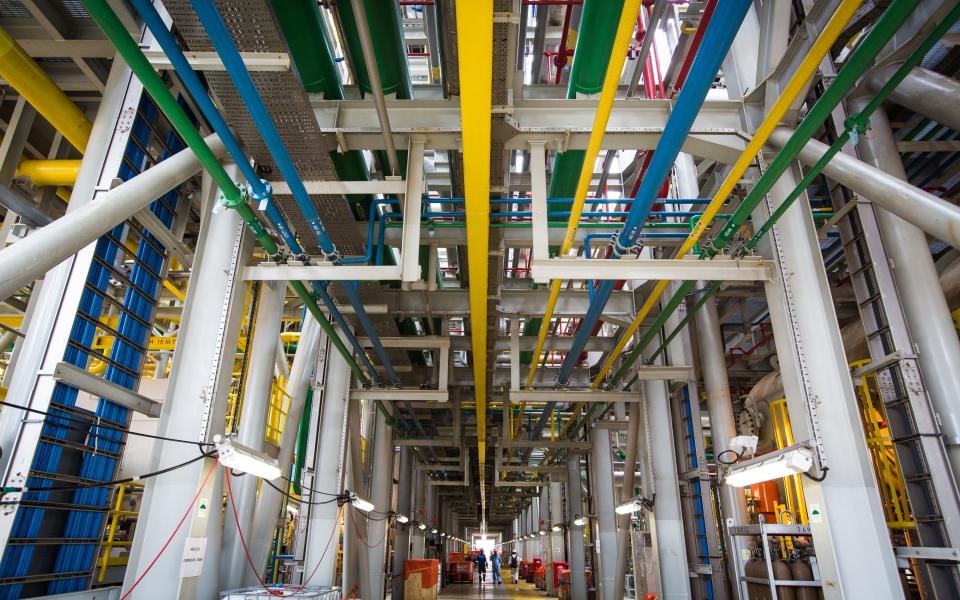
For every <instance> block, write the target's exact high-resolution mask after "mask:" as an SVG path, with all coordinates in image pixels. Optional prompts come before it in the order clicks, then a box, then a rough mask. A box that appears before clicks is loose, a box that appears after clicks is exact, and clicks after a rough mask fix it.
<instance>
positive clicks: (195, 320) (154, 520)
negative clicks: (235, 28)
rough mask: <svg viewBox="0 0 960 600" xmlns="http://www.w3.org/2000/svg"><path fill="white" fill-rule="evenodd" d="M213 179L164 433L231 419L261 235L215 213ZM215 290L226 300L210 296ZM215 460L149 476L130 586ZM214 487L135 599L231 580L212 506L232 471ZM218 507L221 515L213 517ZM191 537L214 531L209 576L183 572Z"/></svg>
mask: <svg viewBox="0 0 960 600" xmlns="http://www.w3.org/2000/svg"><path fill="white" fill-rule="evenodd" d="M228 172H232V174H234V175H236V170H235V167H234V168H232V169H231V168H230V167H228ZM204 187H205V188H209V189H210V192H212V193H209V194H205V199H206V202H205V203H204V205H203V213H202V214H203V217H202V222H201V226H200V236H199V238H198V241H197V255H196V260H194V263H193V269H192V272H191V276H190V285H189V288H188V289H187V300H186V302H185V304H184V308H183V316H182V318H181V321H180V333H179V336H178V340H177V342H178V343H177V347H176V349H175V350H174V353H173V363H172V365H171V368H170V379H169V382H168V383H167V391H166V396H165V401H164V403H163V408H162V409H161V412H160V423H159V426H158V428H157V435H161V436H167V437H173V438H181V439H195V440H197V441H210V439H211V438H212V437H213V435H214V434H216V433H220V431H221V428H222V426H223V425H222V423H223V422H224V420H225V415H226V408H227V396H228V393H229V388H230V380H231V378H232V375H233V361H234V349H235V348H236V344H237V339H238V337H239V335H240V321H241V318H242V317H243V301H244V295H245V294H244V288H243V282H242V281H241V279H240V276H241V272H242V268H241V267H242V265H243V264H244V263H245V262H246V261H247V260H248V259H249V256H250V253H251V251H252V238H251V237H250V236H248V235H245V230H244V226H243V223H242V221H241V220H240V217H239V216H238V214H237V213H236V212H235V211H220V212H218V213H213V212H212V208H213V205H214V203H215V201H216V191H217V190H216V189H215V188H213V185H212V181H211V179H210V178H209V177H206V176H205V177H204ZM211 298H217V299H218V301H217V302H210V299H211ZM220 300H222V302H221V301H220ZM198 433H199V435H198ZM196 452H197V450H196V448H192V447H190V446H189V445H185V444H179V443H174V442H161V441H158V442H156V445H155V447H154V451H153V456H152V458H151V461H150V466H151V470H153V469H159V468H162V467H165V466H167V465H171V464H176V463H178V462H183V461H185V460H188V459H190V458H192V457H193V456H196ZM208 468H209V465H207V464H205V461H204V462H199V463H194V464H192V465H189V466H187V467H184V468H182V469H179V470H177V471H173V472H171V473H168V474H166V475H164V476H162V477H159V478H155V479H150V480H148V481H147V482H146V487H145V489H144V494H143V501H142V503H141V506H140V517H139V518H140V519H141V523H149V524H150V526H149V527H139V528H137V532H136V535H135V536H134V540H133V547H132V548H131V551H130V558H129V562H128V564H127V572H126V577H125V581H124V589H129V588H130V586H131V585H133V582H134V581H135V580H136V579H137V578H138V577H139V576H140V575H141V574H142V573H143V572H144V571H145V570H146V569H147V567H148V565H149V564H150V561H151V560H152V559H153V557H154V556H156V554H157V553H158V552H159V550H160V548H161V547H162V546H163V544H164V542H165V541H166V538H167V536H168V535H169V533H170V531H172V530H173V529H174V527H175V526H176V523H177V519H178V517H179V515H180V510H181V509H179V508H177V507H180V506H183V505H184V504H185V503H186V502H187V501H188V500H189V498H190V497H192V496H193V494H194V493H196V489H197V486H198V484H199V483H200V481H201V480H202V479H203V477H204V474H205V472H206V470H207V469H208ZM208 488H209V489H208V491H205V492H204V494H203V495H202V498H203V501H200V502H198V506H199V505H205V506H206V507H207V508H206V509H205V510H199V509H195V511H194V515H193V518H192V519H191V521H190V527H189V528H188V527H183V528H181V529H180V530H179V532H178V533H177V535H176V536H175V537H174V539H173V541H172V542H171V546H170V548H171V551H168V552H165V553H163V554H162V555H161V557H160V560H158V561H157V563H156V564H154V565H153V568H152V569H151V571H150V575H149V576H148V577H147V578H146V579H144V580H143V582H142V583H141V584H140V585H139V586H138V587H137V588H136V590H135V591H134V593H133V595H132V596H131V598H136V599H153V598H156V599H157V600H160V599H161V598H171V597H178V598H193V597H198V598H200V597H211V596H215V595H216V594H217V593H219V591H220V590H222V589H224V588H223V587H221V585H220V580H219V567H218V564H219V555H220V547H221V532H222V528H221V526H220V518H219V509H217V510H216V511H213V510H212V509H213V507H214V506H216V507H219V504H220V502H219V498H221V497H222V494H223V479H222V471H220V470H219V469H218V473H217V474H216V475H215V477H213V478H212V479H211V480H210V482H209V483H208ZM211 514H213V515H215V516H214V518H210V515H211ZM231 529H232V527H231ZM188 538H204V539H205V543H206V552H205V557H204V563H203V568H202V572H201V575H200V577H187V578H184V579H180V568H181V558H182V548H183V547H184V544H185V543H186V542H187V539H188ZM173 549H176V551H173ZM174 589H177V591H176V592H174V591H173V590H174Z"/></svg>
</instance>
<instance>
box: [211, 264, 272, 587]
mask: <svg viewBox="0 0 960 600" xmlns="http://www.w3.org/2000/svg"><path fill="white" fill-rule="evenodd" d="M286 290H287V284H286V282H278V283H273V282H271V283H263V284H262V285H261V287H260V298H259V301H258V304H257V315H256V322H255V324H254V333H253V341H252V342H250V343H249V349H248V352H249V358H248V363H247V364H248V367H247V377H246V382H245V384H244V389H243V405H242V408H241V411H240V426H239V429H238V430H237V441H238V442H239V443H241V444H243V445H244V446H247V447H249V448H252V449H253V450H258V451H259V450H262V449H263V447H264V439H263V436H264V432H265V430H266V426H267V411H268V410H269V398H270V389H271V387H272V386H273V370H274V362H275V356H276V355H277V344H278V343H279V341H280V338H279V335H278V334H279V333H280V325H281V319H282V318H283V303H284V295H285V293H286ZM258 485H259V479H258V478H257V477H252V476H246V477H235V478H234V479H233V502H232V503H231V502H227V509H226V515H225V516H224V526H223V556H222V557H221V560H220V581H221V584H222V585H223V586H224V589H232V588H238V587H240V586H241V585H242V584H243V582H244V581H246V579H247V577H248V573H249V571H250V567H249V566H248V565H247V563H246V556H245V553H244V549H243V544H242V543H241V541H240V532H238V531H237V523H236V522H237V521H239V527H240V528H241V530H242V532H243V535H244V536H246V537H247V538H249V539H253V538H252V537H251V535H252V533H253V524H254V523H253V514H254V503H255V502H256V498H257V487H258ZM234 505H235V506H236V516H234V511H233V506H234ZM271 538H272V536H271ZM265 545H269V543H267V544H265ZM263 567H264V565H259V564H256V563H255V564H254V565H253V568H255V569H257V570H258V571H260V572H261V573H262V569H263Z"/></svg>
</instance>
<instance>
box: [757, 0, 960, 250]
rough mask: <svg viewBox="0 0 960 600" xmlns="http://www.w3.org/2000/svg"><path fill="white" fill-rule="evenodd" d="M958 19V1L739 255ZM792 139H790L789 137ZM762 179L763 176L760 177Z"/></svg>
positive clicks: (847, 124)
mask: <svg viewBox="0 0 960 600" xmlns="http://www.w3.org/2000/svg"><path fill="white" fill-rule="evenodd" d="M957 19H960V4H958V5H957V6H955V7H954V8H953V10H951V11H950V12H949V13H948V14H947V16H946V18H944V19H943V20H942V21H940V22H939V23H937V26H936V27H934V29H933V30H932V31H931V32H930V33H929V34H927V36H926V37H925V38H924V39H923V42H921V43H920V45H919V46H917V48H916V49H915V50H914V51H913V52H911V53H910V56H909V57H907V60H906V61H904V63H903V64H902V65H900V67H899V68H898V69H897V70H896V71H895V72H894V74H893V77H891V78H890V79H889V80H888V81H887V82H886V83H885V84H883V87H881V88H880V89H879V90H877V93H876V95H875V96H874V97H873V98H871V99H870V101H869V102H868V103H867V104H866V106H864V107H863V110H861V111H860V112H859V113H854V114H852V115H850V116H849V117H848V118H847V120H846V122H845V123H844V131H843V133H842V134H841V135H840V137H838V138H837V139H836V140H835V141H834V142H833V144H831V145H830V147H829V148H827V151H826V152H825V153H824V154H823V156H822V157H820V160H818V161H817V162H816V163H815V164H814V165H813V167H812V168H811V169H810V170H809V171H807V173H806V175H804V176H803V179H801V180H800V183H799V184H797V186H796V187H795V188H794V189H793V191H791V192H790V195H789V196H787V197H786V198H785V199H784V201H783V202H781V203H780V206H778V207H777V209H776V210H775V211H774V212H773V214H772V215H770V218H768V219H767V221H766V222H765V223H764V224H763V225H761V226H760V228H759V229H758V230H757V231H756V233H754V235H753V237H752V238H750V241H748V242H747V244H746V246H745V248H744V249H743V250H742V251H741V254H743V253H745V252H746V251H748V250H752V249H753V248H755V247H756V246H757V244H759V243H760V240H761V239H762V238H763V236H764V235H766V234H767V232H769V231H770V230H771V229H773V226H774V225H775V224H776V223H777V221H779V220H780V218H781V217H782V216H783V215H784V214H785V213H786V212H787V210H788V209H789V208H790V207H791V206H792V205H793V203H794V202H795V201H796V199H797V198H799V197H800V196H801V195H802V194H803V191H804V190H806V189H807V188H808V187H810V185H811V184H812V183H813V181H814V179H816V178H817V177H818V176H819V175H820V173H821V172H822V171H823V169H824V168H826V166H827V164H829V163H830V161H831V160H832V159H833V157H834V156H836V155H837V154H838V153H839V152H840V151H841V150H843V147H844V146H845V145H846V143H847V142H848V141H850V140H851V139H852V138H853V136H854V133H853V132H857V133H856V135H858V136H859V135H862V134H864V133H865V132H866V130H867V124H868V122H869V120H870V116H871V115H872V114H873V113H874V112H876V110H877V109H878V108H880V106H881V105H882V104H883V102H884V101H885V100H886V99H887V97H888V96H890V94H892V93H893V90H894V89H896V87H897V86H898V85H900V82H901V81H903V80H904V78H906V76H907V75H908V74H909V73H910V70H911V69H913V68H914V67H916V66H917V65H918V64H920V61H922V60H923V57H924V56H926V55H927V53H928V52H930V49H931V48H933V46H934V44H936V43H937V41H938V40H939V39H940V38H941V37H943V35H944V34H945V33H946V32H947V31H948V30H949V29H950V27H952V26H953V24H954V23H955V22H956V21H957ZM791 139H792V138H791ZM761 179H762V178H761Z"/></svg>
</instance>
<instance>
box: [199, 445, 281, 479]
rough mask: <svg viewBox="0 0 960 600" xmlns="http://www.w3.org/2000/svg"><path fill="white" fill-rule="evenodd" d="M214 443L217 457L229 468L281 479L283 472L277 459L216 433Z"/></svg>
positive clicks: (262, 476)
mask: <svg viewBox="0 0 960 600" xmlns="http://www.w3.org/2000/svg"><path fill="white" fill-rule="evenodd" d="M213 444H214V446H216V448H217V459H218V460H219V461H220V464H222V465H223V466H225V467H227V468H228V469H233V470H234V471H240V472H241V473H247V474H248V475H253V476H254V477H260V478H262V479H268V480H270V481H273V480H274V479H279V478H280V475H281V474H282V473H281V471H280V463H279V462H277V459H275V458H270V457H269V456H267V455H266V454H263V453H261V452H257V451H256V450H254V449H252V448H248V447H247V446H244V445H243V444H238V443H237V442H236V441H234V440H232V439H230V438H225V437H222V436H220V435H215V436H213Z"/></svg>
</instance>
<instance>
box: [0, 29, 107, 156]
mask: <svg viewBox="0 0 960 600" xmlns="http://www.w3.org/2000/svg"><path fill="white" fill-rule="evenodd" d="M0 77H2V78H3V79H4V80H6V82H7V83H8V84H10V86H11V87H12V88H13V89H14V90H16V91H17V93H18V94H20V95H21V96H23V97H24V98H25V99H26V100H27V102H29V103H30V105H31V106H33V107H34V108H35V109H36V110H37V112H38V113H40V114H41V115H43V118H45V119H46V120H47V121H49V122H50V124H51V125H53V127H54V129H56V130H57V131H59V132H60V133H61V134H63V137H64V139H66V140H67V141H68V142H70V144H71V145H72V146H73V147H74V148H76V149H77V150H79V151H80V152H83V151H84V149H86V147H87V140H89V139H90V131H91V129H92V128H93V124H92V123H91V122H90V120H89V119H88V118H87V116H86V115H85V114H83V112H82V111H81V110H80V109H79V108H78V107H77V105H76V104H74V103H73V102H71V101H70V99H69V98H67V95H66V94H64V93H63V92H62V91H61V90H60V88H59V87H57V84H55V83H54V82H53V80H52V79H50V78H49V77H48V76H47V74H46V73H44V72H43V69H41V68H40V67H39V66H38V65H37V63H36V62H34V60H33V59H32V58H30V56H28V55H27V53H26V52H25V51H24V50H23V48H21V47H20V45H19V44H17V42H16V41H14V39H13V38H12V37H11V36H10V34H9V33H7V31H6V30H5V29H3V28H2V27H0Z"/></svg>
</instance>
